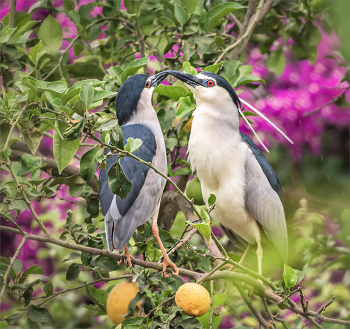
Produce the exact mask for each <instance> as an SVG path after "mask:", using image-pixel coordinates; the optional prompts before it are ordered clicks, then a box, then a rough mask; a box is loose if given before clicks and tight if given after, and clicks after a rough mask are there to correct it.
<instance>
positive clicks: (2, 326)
mask: <svg viewBox="0 0 350 329" xmlns="http://www.w3.org/2000/svg"><path fill="white" fill-rule="evenodd" d="M6 327H7V323H6V322H5V321H0V329H5V328H6Z"/></svg>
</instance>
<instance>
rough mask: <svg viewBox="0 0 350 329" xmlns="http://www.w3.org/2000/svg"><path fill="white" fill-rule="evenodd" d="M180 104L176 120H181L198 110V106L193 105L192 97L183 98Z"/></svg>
mask: <svg viewBox="0 0 350 329" xmlns="http://www.w3.org/2000/svg"><path fill="white" fill-rule="evenodd" d="M178 104H179V106H178V108H177V111H176V118H181V117H183V116H184V115H186V114H187V113H189V112H191V111H192V110H194V109H195V108H196V104H195V103H192V100H191V97H190V96H186V97H181V99H180V100H179V102H178Z"/></svg>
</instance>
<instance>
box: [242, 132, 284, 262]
mask: <svg viewBox="0 0 350 329" xmlns="http://www.w3.org/2000/svg"><path fill="white" fill-rule="evenodd" d="M241 135H242V139H243V141H244V142H246V143H247V145H248V146H249V149H250V151H251V152H249V154H248V157H247V160H246V164H245V173H246V186H245V197H244V201H245V208H246V209H247V210H248V212H249V213H250V214H251V215H252V216H253V217H254V218H255V220H257V221H258V222H259V223H260V225H261V226H262V229H263V232H264V234H265V236H266V237H267V240H268V241H269V242H270V243H273V245H274V246H275V247H276V249H277V250H278V252H279V253H280V254H281V256H282V258H283V260H284V262H285V263H286V262H287V260H288V235H287V225H286V219H285V215H284V208H283V193H282V188H281V185H280V183H279V181H278V178H277V176H276V173H275V171H274V170H273V168H272V167H271V165H270V164H269V162H268V161H267V160H266V158H265V156H264V155H263V154H262V153H261V151H260V150H259V148H258V147H257V146H256V145H255V144H254V142H253V141H252V140H251V139H250V138H249V137H248V136H246V135H244V134H243V133H241Z"/></svg>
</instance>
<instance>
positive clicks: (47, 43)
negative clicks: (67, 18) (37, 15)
mask: <svg viewBox="0 0 350 329" xmlns="http://www.w3.org/2000/svg"><path fill="white" fill-rule="evenodd" d="M38 37H39V39H40V40H41V41H42V42H43V50H46V51H47V53H48V54H51V55H56V53H57V51H58V49H60V48H61V46H62V41H63V33H62V27H61V24H60V23H58V22H57V20H56V19H55V18H53V17H52V16H51V15H49V16H47V18H46V19H45V20H44V21H43V23H42V24H41V26H40V29H39V32H38Z"/></svg>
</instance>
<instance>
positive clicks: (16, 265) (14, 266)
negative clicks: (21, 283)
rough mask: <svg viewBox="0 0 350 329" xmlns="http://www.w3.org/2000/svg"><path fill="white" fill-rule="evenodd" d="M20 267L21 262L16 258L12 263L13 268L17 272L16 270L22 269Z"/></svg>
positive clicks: (21, 266)
mask: <svg viewBox="0 0 350 329" xmlns="http://www.w3.org/2000/svg"><path fill="white" fill-rule="evenodd" d="M22 269H23V263H22V262H21V261H20V260H19V259H16V260H15V262H14V264H13V270H14V271H15V273H16V274H17V273H18V272H20V271H22Z"/></svg>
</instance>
